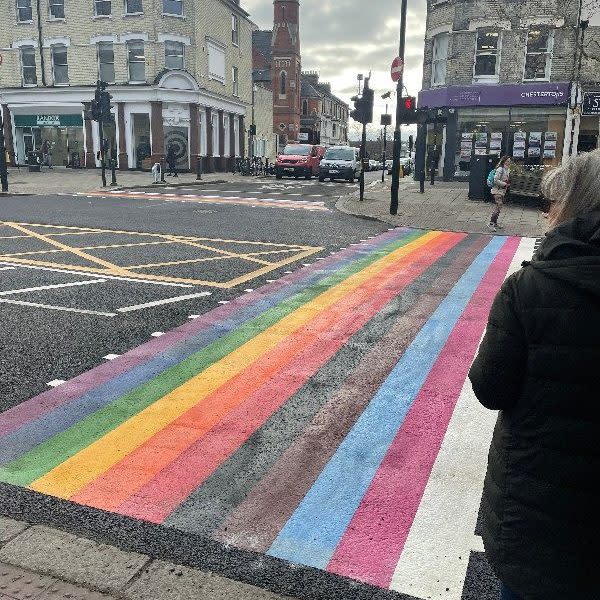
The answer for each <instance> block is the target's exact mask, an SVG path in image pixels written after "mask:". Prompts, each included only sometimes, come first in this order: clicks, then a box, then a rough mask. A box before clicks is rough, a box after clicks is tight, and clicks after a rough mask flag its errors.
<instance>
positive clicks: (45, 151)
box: [41, 140, 52, 169]
mask: <svg viewBox="0 0 600 600" xmlns="http://www.w3.org/2000/svg"><path fill="white" fill-rule="evenodd" d="M41 151H42V164H43V165H45V166H46V167H48V168H49V169H51V168H52V150H51V146H50V142H49V141H48V140H44V141H43V143H42V148H41Z"/></svg>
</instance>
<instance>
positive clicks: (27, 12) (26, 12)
mask: <svg viewBox="0 0 600 600" xmlns="http://www.w3.org/2000/svg"><path fill="white" fill-rule="evenodd" d="M32 20H33V12H32V10H31V0H17V21H19V23H29V22H31V21H32Z"/></svg>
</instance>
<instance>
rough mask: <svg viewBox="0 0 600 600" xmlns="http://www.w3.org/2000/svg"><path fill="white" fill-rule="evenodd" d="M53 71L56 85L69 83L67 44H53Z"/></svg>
mask: <svg viewBox="0 0 600 600" xmlns="http://www.w3.org/2000/svg"><path fill="white" fill-rule="evenodd" d="M52 71H53V73H54V84H55V85H65V84H68V83H69V67H68V64H67V47H66V46H62V45H59V46H52Z"/></svg>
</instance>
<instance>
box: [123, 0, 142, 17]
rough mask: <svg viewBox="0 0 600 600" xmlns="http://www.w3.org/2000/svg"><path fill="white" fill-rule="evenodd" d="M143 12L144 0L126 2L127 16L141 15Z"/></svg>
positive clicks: (126, 0)
mask: <svg viewBox="0 0 600 600" xmlns="http://www.w3.org/2000/svg"><path fill="white" fill-rule="evenodd" d="M143 12H144V7H143V6H142V0H125V14H127V15H140V14H142V13H143Z"/></svg>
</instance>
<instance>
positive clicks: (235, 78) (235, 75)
mask: <svg viewBox="0 0 600 600" xmlns="http://www.w3.org/2000/svg"><path fill="white" fill-rule="evenodd" d="M231 81H232V84H233V95H234V96H236V97H237V96H239V95H240V77H239V71H238V68H237V67H232V68H231Z"/></svg>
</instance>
